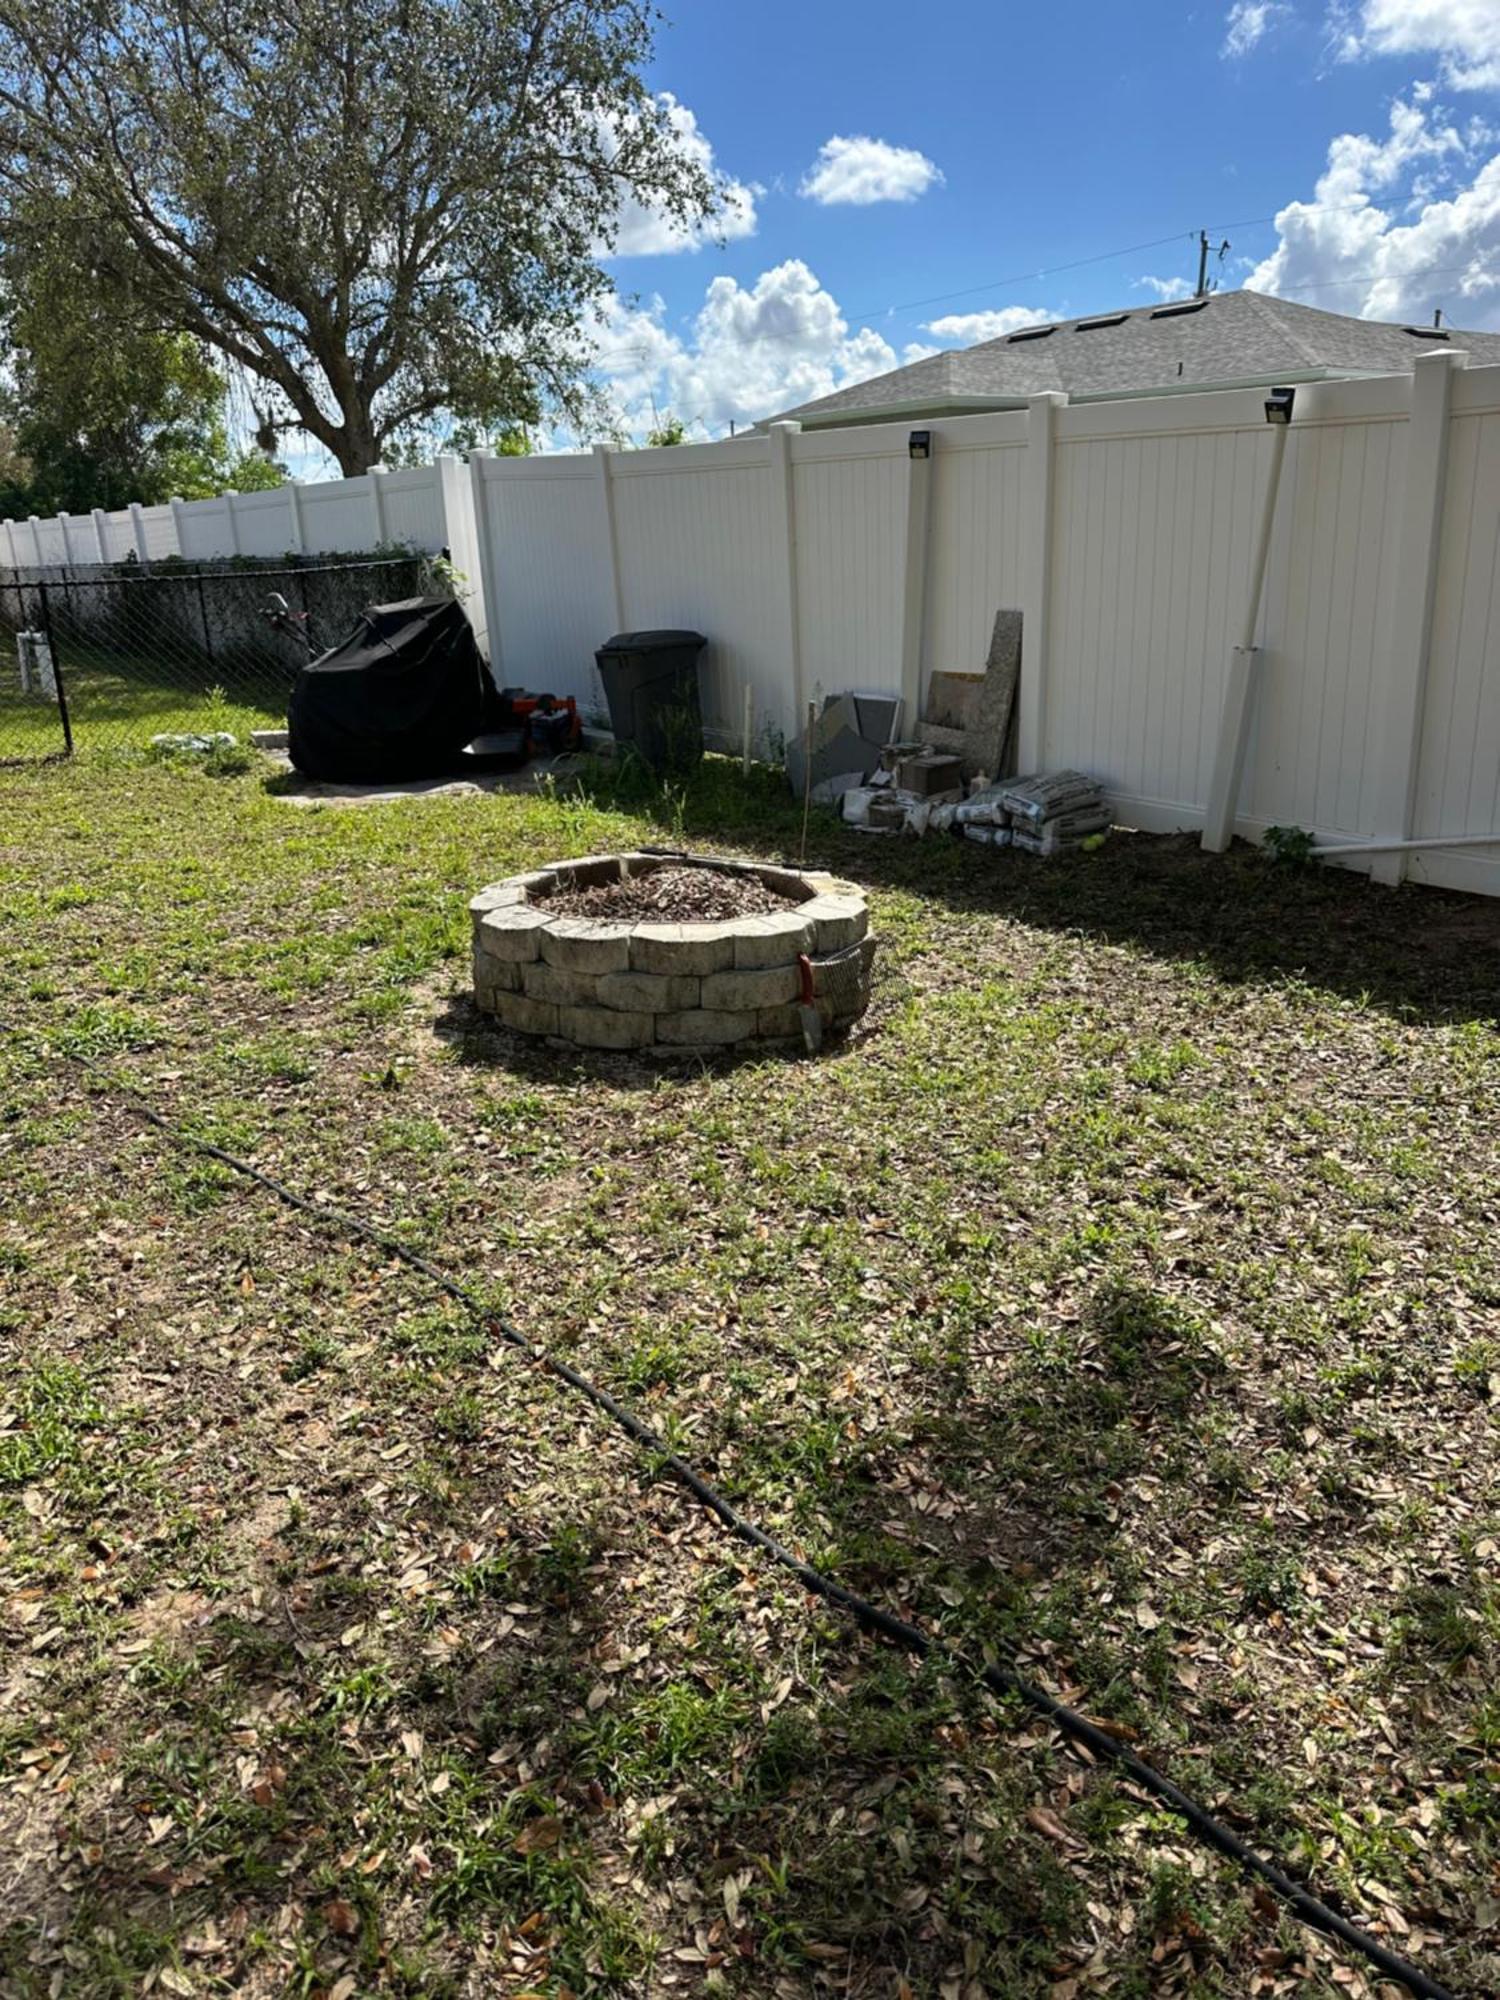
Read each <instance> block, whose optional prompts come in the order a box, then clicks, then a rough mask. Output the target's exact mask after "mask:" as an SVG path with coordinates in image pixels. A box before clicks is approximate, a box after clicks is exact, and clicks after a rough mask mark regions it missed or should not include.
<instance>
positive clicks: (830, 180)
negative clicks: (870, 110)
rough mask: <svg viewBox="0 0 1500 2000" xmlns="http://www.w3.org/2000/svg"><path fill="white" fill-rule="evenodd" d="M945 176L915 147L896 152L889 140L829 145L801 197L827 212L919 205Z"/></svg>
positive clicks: (829, 141) (832, 141) (845, 140)
mask: <svg viewBox="0 0 1500 2000" xmlns="http://www.w3.org/2000/svg"><path fill="white" fill-rule="evenodd" d="M942 178H943V176H942V174H941V173H940V172H939V171H938V169H937V167H936V166H935V165H934V164H933V162H932V161H931V160H929V159H928V157H927V155H926V154H925V153H919V152H918V151H917V150H916V148H915V147H914V146H891V145H888V144H887V143H886V141H885V140H884V139H866V138H859V137H854V138H840V137H838V136H835V137H834V138H832V139H826V140H825V141H824V142H823V145H822V148H821V149H820V151H819V153H818V157H817V159H816V160H814V162H813V164H812V165H811V166H810V167H809V168H808V170H807V172H806V174H805V175H804V176H803V179H802V185H801V187H800V188H799V190H798V192H799V193H800V194H804V195H806V196H807V197H808V199H809V200H810V201H816V202H820V203H822V204H823V205H824V206H825V207H828V206H830V205H831V204H833V203H835V202H848V203H853V204H854V205H856V206H858V207H864V206H866V205H868V204H869V203H870V202H874V201H915V200H916V199H917V197H918V195H923V194H926V192H927V190H928V189H929V188H930V187H937V186H940V185H941V183H942Z"/></svg>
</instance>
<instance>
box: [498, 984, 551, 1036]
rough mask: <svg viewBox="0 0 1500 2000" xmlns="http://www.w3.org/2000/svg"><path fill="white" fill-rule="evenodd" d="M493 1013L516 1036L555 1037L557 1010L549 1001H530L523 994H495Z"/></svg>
mask: <svg viewBox="0 0 1500 2000" xmlns="http://www.w3.org/2000/svg"><path fill="white" fill-rule="evenodd" d="M495 1012H496V1013H497V1014H498V1015H499V1016H500V1019H501V1020H502V1021H503V1022H504V1023H505V1025H506V1027H507V1028H514V1029H515V1031H516V1033H517V1034H518V1035H555V1034H556V1033H557V1008H556V1007H555V1006H554V1005H553V1003H552V1002H551V1001H550V1000H532V999H529V998H528V997H527V995H526V994H524V993H497V994H496V995H495Z"/></svg>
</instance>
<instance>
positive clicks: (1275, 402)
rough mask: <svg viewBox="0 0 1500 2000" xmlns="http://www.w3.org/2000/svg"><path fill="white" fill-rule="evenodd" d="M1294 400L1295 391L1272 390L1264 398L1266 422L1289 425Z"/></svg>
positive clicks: (1295, 398)
mask: <svg viewBox="0 0 1500 2000" xmlns="http://www.w3.org/2000/svg"><path fill="white" fill-rule="evenodd" d="M1296 400H1297V391H1296V390H1295V389H1273V390H1272V391H1271V393H1270V395H1269V396H1267V398H1266V422H1267V423H1268V424H1289V423H1290V422H1291V421H1292V405H1293V403H1295V402H1296Z"/></svg>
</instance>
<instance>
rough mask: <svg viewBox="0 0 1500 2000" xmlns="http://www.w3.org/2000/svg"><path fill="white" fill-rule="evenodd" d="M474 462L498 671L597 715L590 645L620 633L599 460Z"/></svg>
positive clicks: (597, 692)
mask: <svg viewBox="0 0 1500 2000" xmlns="http://www.w3.org/2000/svg"><path fill="white" fill-rule="evenodd" d="M473 464H474V469H475V479H476V485H475V506H476V513H477V515H478V523H477V525H478V529H479V532H480V535H481V537H482V538H483V542H484V548H483V549H482V550H481V562H483V561H484V560H486V559H487V560H488V562H489V563H490V569H489V570H488V571H487V572H485V586H486V594H487V596H488V598H489V600H490V604H491V619H490V658H491V662H492V664H493V666H494V668H495V672H496V674H497V675H498V677H499V679H500V680H501V681H502V682H504V683H506V684H507V685H509V686H512V687H530V688H536V689H538V690H540V691H542V692H545V693H548V694H557V695H573V696H574V697H575V698H576V699H577V700H578V701H579V702H580V703H581V704H585V705H587V707H588V708H589V709H590V710H591V711H592V710H597V709H598V708H599V707H600V704H601V699H602V696H601V691H600V688H599V682H598V677H597V674H596V671H595V668H594V649H595V648H596V647H597V646H599V645H600V644H601V643H602V642H603V641H604V640H605V639H607V638H609V637H610V635H611V634H612V633H613V632H614V631H615V630H616V617H615V608H614V603H613V596H612V590H611V585H610V556H609V547H608V521H607V516H606V512H605V500H604V495H603V491H602V487H601V483H600V475H599V474H598V473H597V472H596V468H595V462H594V460H593V459H592V458H591V457H581V456H566V457H565V456H562V455H560V454H559V455H557V456H549V457H545V458H491V457H484V458H476V459H475V460H474V461H473ZM497 606H498V607H499V610H498V629H497V625H496V618H497V612H496V608H495V607H497Z"/></svg>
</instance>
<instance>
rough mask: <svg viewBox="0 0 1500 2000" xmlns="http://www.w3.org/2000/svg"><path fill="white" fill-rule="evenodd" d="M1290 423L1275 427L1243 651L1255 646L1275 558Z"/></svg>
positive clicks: (1243, 628)
mask: <svg viewBox="0 0 1500 2000" xmlns="http://www.w3.org/2000/svg"><path fill="white" fill-rule="evenodd" d="M1290 429H1291V425H1290V424H1273V425H1272V426H1271V463H1270V465H1269V467H1268V468H1267V470H1266V492H1265V498H1264V500H1263V501H1262V502H1261V509H1260V526H1259V528H1258V529H1257V531H1256V536H1255V553H1254V555H1253V556H1252V557H1251V560H1250V595H1249V598H1248V599H1247V600H1246V604H1245V622H1244V624H1243V625H1242V626H1241V627H1240V651H1241V652H1242V653H1249V652H1252V651H1253V650H1254V647H1255V628H1256V627H1257V626H1258V625H1259V623H1260V600H1261V597H1262V595H1263V593H1264V591H1265V587H1266V565H1267V564H1268V563H1269V562H1270V560H1271V531H1272V529H1273V528H1274V527H1275V525H1276V496H1277V493H1278V492H1279V491H1280V489H1281V461H1282V460H1283V459H1284V458H1285V457H1286V439H1287V432H1288V431H1289V430H1290Z"/></svg>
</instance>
